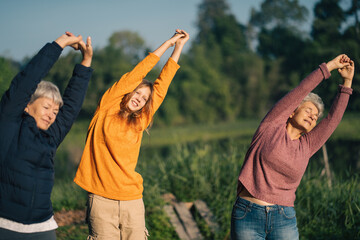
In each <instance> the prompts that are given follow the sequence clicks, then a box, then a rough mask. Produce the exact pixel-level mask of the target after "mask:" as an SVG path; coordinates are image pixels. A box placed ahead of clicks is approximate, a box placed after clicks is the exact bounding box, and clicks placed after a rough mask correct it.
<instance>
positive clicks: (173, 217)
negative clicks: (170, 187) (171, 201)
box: [164, 205, 190, 240]
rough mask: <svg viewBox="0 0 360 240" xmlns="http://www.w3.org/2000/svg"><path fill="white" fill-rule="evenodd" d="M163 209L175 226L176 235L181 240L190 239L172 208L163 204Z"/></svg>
mask: <svg viewBox="0 0 360 240" xmlns="http://www.w3.org/2000/svg"><path fill="white" fill-rule="evenodd" d="M164 211H165V213H166V214H167V215H168V217H169V218H170V223H171V224H172V225H173V227H174V228H175V232H176V233H177V235H178V237H179V238H180V239H181V240H190V237H189V236H188V234H187V233H186V231H185V229H184V227H183V225H182V224H181V222H180V220H179V219H178V217H177V216H176V213H175V211H174V208H173V207H172V206H170V205H165V206H164Z"/></svg>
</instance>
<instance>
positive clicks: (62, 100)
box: [0, 32, 93, 240]
mask: <svg viewBox="0 0 360 240" xmlns="http://www.w3.org/2000/svg"><path fill="white" fill-rule="evenodd" d="M66 46H71V47H73V48H74V49H75V50H78V49H79V50H80V51H81V53H82V55H83V60H82V62H81V64H76V65H75V68H74V71H73V75H72V77H71V79H70V81H69V84H68V86H67V88H66V90H65V92H64V95H63V97H61V95H60V92H59V90H58V88H57V87H56V86H55V85H54V84H52V83H50V82H46V81H41V79H42V78H43V77H44V76H45V75H46V74H47V73H48V71H49V70H50V69H51V67H52V66H53V65H54V63H55V62H56V61H57V59H58V58H59V56H60V54H61V52H62V50H63V48H64V47H66ZM92 55H93V50H92V46H91V39H90V38H89V37H88V39H87V42H86V43H85V42H84V41H83V40H82V37H81V36H80V35H79V36H75V35H73V34H72V33H70V32H66V33H65V34H64V35H62V36H60V37H59V38H58V39H56V40H55V41H54V42H52V43H47V44H46V45H45V46H44V47H43V48H42V49H41V50H40V51H39V53H38V54H37V55H35V56H34V57H33V58H32V60H31V61H30V62H29V63H28V64H27V66H26V67H25V68H24V69H23V70H22V71H21V72H20V73H18V74H17V75H16V76H15V78H14V79H13V80H12V82H11V85H10V87H9V89H8V90H7V91H6V92H5V93H4V95H3V96H2V99H1V102H0V133H1V134H0V239H37V240H40V239H47V240H49V239H56V234H55V229H56V228H57V224H56V222H55V220H54V217H53V209H52V204H51V200H50V195H51V191H52V188H53V183H54V155H55V152H56V149H57V147H58V146H59V145H60V143H61V142H62V141H63V139H64V137H65V135H66V134H67V133H68V132H69V130H70V128H71V126H72V124H73V123H74V121H75V119H76V117H77V115H78V113H79V112H80V109H81V106H82V103H83V100H84V97H85V93H86V90H87V87H88V82H89V79H90V77H91V74H92V69H91V68H90V65H91V60H92Z"/></svg>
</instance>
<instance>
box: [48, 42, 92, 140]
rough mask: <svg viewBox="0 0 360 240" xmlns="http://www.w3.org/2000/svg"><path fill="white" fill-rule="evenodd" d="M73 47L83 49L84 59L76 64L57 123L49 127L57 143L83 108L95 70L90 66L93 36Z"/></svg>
mask: <svg viewBox="0 0 360 240" xmlns="http://www.w3.org/2000/svg"><path fill="white" fill-rule="evenodd" d="M72 47H73V48H74V49H76V50H77V49H78V50H80V51H81V53H82V56H83V59H82V61H81V64H76V66H75V68H74V71H73V75H72V77H71V79H70V81H69V84H68V85H67V87H66V89H65V92H64V95H63V101H64V106H63V107H62V108H61V109H60V111H59V114H58V115H57V118H56V121H55V123H54V124H53V125H52V126H51V127H50V129H49V131H52V132H53V136H54V137H55V138H56V140H57V144H60V143H61V142H62V140H63V139H64V138H65V136H66V134H67V133H68V132H69V130H70V128H71V126H72V124H73V123H74V121H75V119H76V117H77V116H78V114H79V112H80V110H81V106H82V104H83V101H84V98H85V94H86V91H87V88H88V83H89V80H90V78H91V75H92V71H93V70H92V69H91V68H90V65H91V61H92V56H93V49H92V45H91V38H90V37H88V38H87V41H86V43H85V42H84V41H82V40H80V41H79V42H78V43H76V44H75V45H72Z"/></svg>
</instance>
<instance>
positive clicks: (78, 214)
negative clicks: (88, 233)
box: [54, 209, 86, 227]
mask: <svg viewBox="0 0 360 240" xmlns="http://www.w3.org/2000/svg"><path fill="white" fill-rule="evenodd" d="M85 215H86V214H85V209H83V210H69V211H65V210H63V211H60V212H55V214H54V218H55V220H56V222H57V224H58V225H59V227H62V226H68V225H72V224H84V223H85Z"/></svg>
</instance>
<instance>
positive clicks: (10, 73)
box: [0, 57, 19, 96]
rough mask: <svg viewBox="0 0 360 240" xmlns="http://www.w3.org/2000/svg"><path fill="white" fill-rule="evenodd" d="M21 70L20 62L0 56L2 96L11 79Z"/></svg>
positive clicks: (0, 90) (0, 88)
mask: <svg viewBox="0 0 360 240" xmlns="http://www.w3.org/2000/svg"><path fill="white" fill-rule="evenodd" d="M18 71H19V64H16V63H14V62H12V61H11V60H9V59H6V58H4V57H0V96H2V95H3V93H4V92H5V91H6V90H7V89H8V88H9V86H10V82H11V80H12V79H13V78H14V77H15V74H16V73H17V72H18Z"/></svg>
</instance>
